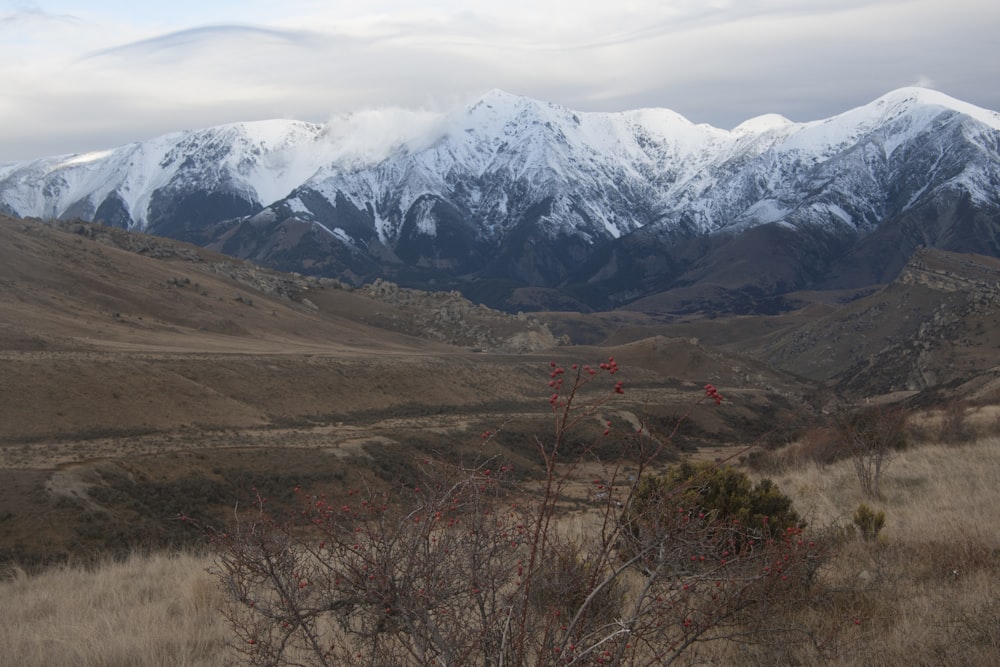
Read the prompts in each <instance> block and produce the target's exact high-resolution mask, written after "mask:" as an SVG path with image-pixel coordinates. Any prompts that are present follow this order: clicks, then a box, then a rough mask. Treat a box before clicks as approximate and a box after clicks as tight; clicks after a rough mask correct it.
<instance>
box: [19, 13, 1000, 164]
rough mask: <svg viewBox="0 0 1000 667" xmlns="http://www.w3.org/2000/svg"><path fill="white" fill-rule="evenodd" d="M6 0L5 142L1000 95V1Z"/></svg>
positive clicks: (724, 121) (88, 141)
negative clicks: (506, 114) (517, 106)
mask: <svg viewBox="0 0 1000 667" xmlns="http://www.w3.org/2000/svg"><path fill="white" fill-rule="evenodd" d="M66 4H67V5H69V4H71V3H66ZM0 7H2V8H3V9H0V86H2V88H3V90H4V92H5V95H4V97H3V98H2V99H0V147H3V148H2V151H4V152H3V153H0V161H4V160H5V159H14V158H16V159H23V158H28V157H32V156H40V155H44V154H49V153H56V152H68V151H77V150H85V149H96V148H101V147H105V146H108V145H115V144H117V143H123V142H125V141H129V140H136V139H141V138H146V137H150V136H154V135H155V134H160V133H164V132H168V131H172V130H177V129H183V128H188V127H202V126H207V125H211V124H216V123H222V122H229V121H236V120H252V119H255V118H266V117H280V116H285V117H296V118H302V119H304V120H313V121H322V120H325V119H327V118H328V117H329V116H330V115H331V114H334V113H342V112H348V111H352V110H358V109H363V108H373V107H384V106H405V107H416V108H437V109H441V108H443V107H448V106H451V105H453V104H456V103H458V102H460V101H465V100H468V99H470V98H471V97H472V96H474V95H476V94H479V93H481V92H484V91H486V90H488V89H490V88H494V87H498V88H504V89H507V90H510V91H511V92H515V93H520V94H526V95H531V96H534V97H538V98H541V99H547V100H552V101H555V102H559V103H561V104H565V105H567V106H570V107H573V108H577V109H581V110H591V109H603V110H612V109H624V108H629V107H637V106H666V107H670V108H673V109H674V110H676V111H678V112H680V113H682V114H684V115H686V116H688V117H689V118H691V119H692V120H694V121H696V122H711V123H714V124H717V125H720V126H726V127H732V126H734V125H736V124H738V123H739V122H740V121H742V120H744V119H746V118H749V117H751V116H755V115H758V114H761V113H765V112H777V113H781V114H784V115H786V116H789V117H791V118H793V119H796V120H807V119H814V118H819V117H823V116H828V115H832V114H835V113H838V112H840V111H844V110H846V109H848V108H850V107H852V106H856V105H858V104H862V103H865V102H867V101H870V100H871V99H873V98H874V97H876V96H878V95H880V94H882V93H884V92H887V91H888V90H890V89H892V88H896V87H899V86H903V85H910V84H912V83H913V81H914V77H915V74H914V73H915V72H917V73H919V77H918V79H917V80H918V81H927V82H930V81H934V82H935V83H936V84H937V86H938V87H939V88H940V89H941V90H943V91H944V92H946V93H948V94H951V95H953V96H955V97H959V98H962V99H965V100H967V101H969V102H972V103H974V104H979V105H982V106H987V107H991V108H994V109H997V108H1000V89H998V88H997V87H996V86H995V76H996V58H995V48H994V47H993V46H992V44H993V41H994V35H995V32H996V28H997V27H1000V3H985V2H980V1H978V0H953V1H952V2H950V3H947V4H942V3H940V2H937V1H931V0H881V1H876V2H870V1H867V0H841V1H840V2H830V1H828V0H809V1H806V0H741V1H740V2H736V1H735V0H712V1H709V2H706V1H704V0H672V1H654V0H622V1H621V2H619V3H615V4H609V3H603V2H602V3H597V2H580V1H576V2H573V1H570V0H509V2H507V3H504V4H503V5H500V4H496V3H485V2H464V3H461V4H459V3H456V2H441V1H438V2H426V3H419V4H417V3H410V2H407V3H402V2H398V1H397V2H391V1H388V0H381V1H379V0H366V1H349V2H343V1H341V2H327V1H322V2H321V1H319V0H290V1H289V2H286V3H282V4H280V5H279V4H278V3H273V2H263V1H254V0H249V1H244V2H234V1H232V0H226V1H223V2H213V3H205V2H194V1H193V0H177V2H175V3H171V4H170V6H169V8H167V5H162V6H161V5H160V4H159V3H125V2H121V1H119V2H108V1H105V2H93V3H88V4H87V11H86V13H84V12H83V11H75V12H73V11H71V10H70V9H67V8H66V7H64V6H62V5H61V4H60V3H59V2H48V3H46V4H45V9H44V10H43V9H42V8H40V7H39V6H38V5H37V4H33V3H15V4H11V3H7V4H6V5H0ZM126 7H127V9H123V8H126ZM4 11H6V13H4Z"/></svg>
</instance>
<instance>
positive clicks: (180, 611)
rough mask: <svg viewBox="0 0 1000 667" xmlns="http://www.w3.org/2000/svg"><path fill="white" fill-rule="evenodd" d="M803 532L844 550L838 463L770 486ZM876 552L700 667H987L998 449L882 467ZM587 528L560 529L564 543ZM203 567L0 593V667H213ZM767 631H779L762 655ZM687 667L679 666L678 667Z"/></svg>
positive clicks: (119, 567)
mask: <svg viewBox="0 0 1000 667" xmlns="http://www.w3.org/2000/svg"><path fill="white" fill-rule="evenodd" d="M770 477H771V479H772V480H773V481H775V482H776V483H777V484H778V486H779V488H780V489H781V490H782V491H783V492H785V493H787V494H788V495H789V496H791V497H793V499H794V500H795V503H796V508H797V509H798V510H799V512H800V513H801V514H803V515H804V516H805V517H806V519H807V520H808V521H809V523H810V525H811V526H812V527H814V528H816V529H823V528H825V527H829V526H836V527H837V528H835V529H834V530H833V531H832V532H833V533H835V534H840V535H849V534H850V530H849V528H848V527H849V526H850V525H851V520H852V515H853V513H854V510H855V509H856V508H857V506H858V504H859V503H862V502H866V501H865V498H864V496H863V494H862V492H861V487H860V485H859V483H858V480H857V477H856V475H855V472H854V468H853V466H852V463H851V461H849V460H848V461H839V462H836V463H832V464H827V465H819V464H816V463H805V464H798V465H796V466H795V467H792V468H789V469H787V470H785V471H783V472H780V473H778V474H773V475H770ZM882 490H883V497H882V499H881V500H880V501H878V502H875V503H869V504H871V505H872V506H873V508H875V509H879V510H883V511H885V513H886V523H885V528H884V529H883V530H882V532H881V534H880V535H879V537H878V539H877V540H875V541H872V542H865V541H863V540H861V539H858V538H856V537H854V538H851V537H844V538H843V539H842V540H841V541H840V542H839V544H838V546H837V547H836V548H835V549H834V551H833V553H832V559H831V560H830V562H829V563H828V564H827V565H826V566H825V567H824V568H823V569H822V570H821V572H820V576H819V580H818V582H817V585H816V587H815V590H814V591H812V592H811V593H810V597H809V598H808V599H805V600H803V601H801V603H800V604H791V605H789V607H788V609H787V610H784V609H775V610H772V612H771V613H768V614H766V615H764V616H762V617H761V619H760V622H759V625H758V626H755V627H748V628H746V631H745V633H744V634H742V635H740V636H734V637H733V641H731V642H719V643H715V644H711V645H708V646H706V647H705V648H704V649H698V650H697V651H695V652H693V653H692V654H691V655H690V656H686V657H689V658H690V660H691V661H692V662H697V661H701V662H702V664H740V665H751V666H752V665H776V664H798V665H817V666H818V665H824V666H835V667H861V666H865V667H868V666H897V665H907V666H909V665H934V666H944V667H949V666H955V667H958V666H960V665H961V666H963V667H964V666H967V665H972V666H976V665H984V666H985V665H990V666H992V665H997V664H1000V511H998V510H997V508H1000V438H998V437H990V438H985V439H981V440H979V441H977V442H973V443H968V444H962V445H957V446H942V445H929V444H928V445H922V446H920V447H916V448H911V449H908V450H905V451H901V452H898V453H896V454H895V455H894V458H893V460H892V462H891V463H890V465H889V467H888V468H887V469H886V472H885V477H884V479H883V484H882ZM593 520H594V517H593V516H590V515H589V514H586V513H579V512H573V513H570V514H569V515H567V516H566V517H565V518H564V525H563V526H562V528H563V532H564V533H565V536H566V537H567V538H573V537H574V536H579V535H581V534H584V533H587V532H588V529H589V528H592V526H590V525H589V524H590V522H592V521H593ZM210 560H211V559H210V557H207V556H196V555H189V554H180V555H177V554H174V555H166V554H155V555H151V556H139V555H136V556H133V557H131V558H129V559H128V560H126V561H124V562H110V563H106V564H103V565H101V566H100V567H96V568H74V567H62V568H57V569H54V570H50V571H47V572H43V573H41V574H38V575H27V574H25V573H24V572H23V571H19V570H16V571H13V572H10V573H8V574H9V576H7V577H6V578H2V579H0V601H2V604H0V665H2V666H5V665H10V666H14V665H17V666H18V667H42V666H43V665H44V666H46V667H48V666H50V665H84V666H86V665H93V666H95V667H96V666H98V665H100V666H102V667H103V666H106V665H112V666H113V665H129V666H138V667H143V666H147V665H157V666H161V665H162V666H166V665H172V666H173V665H181V666H187V667H202V666H205V667H208V666H212V667H215V666H217V665H224V664H227V662H228V658H229V657H230V656H229V655H228V654H227V649H226V640H227V638H228V637H229V633H230V630H229V628H228V626H227V625H226V623H225V621H224V620H223V618H222V616H221V614H220V613H219V611H218V608H219V606H220V603H221V592H220V591H219V588H218V583H217V582H216V580H215V579H214V578H213V577H212V576H211V575H210V574H209V573H208V572H207V571H206V570H207V568H208V567H209V565H210ZM776 629H783V630H788V629H791V630H792V631H793V632H792V633H791V635H789V634H788V633H787V632H786V633H783V634H781V636H782V637H785V638H787V637H789V636H791V637H793V638H794V637H798V638H799V639H798V640H792V641H788V640H787V639H783V640H782V641H781V642H778V641H776V640H775V639H774V637H776V636H778V635H777V633H775V632H774V631H775V630H776ZM685 664H687V663H685Z"/></svg>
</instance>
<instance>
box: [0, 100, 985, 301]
mask: <svg viewBox="0 0 1000 667" xmlns="http://www.w3.org/2000/svg"><path fill="white" fill-rule="evenodd" d="M998 146H1000V115H998V114H997V113H995V112H992V111H987V110H984V109H980V108H978V107H974V106H973V105H969V104H965V103H963V102H960V101H958V100H955V99H953V98H950V97H948V96H946V95H943V94H941V93H938V92H936V91H930V90H926V89H921V88H903V89H900V90H896V91H892V92H890V93H888V94H886V95H884V96H882V97H880V98H879V99H877V100H875V101H873V102H871V103H869V104H867V105H863V106H860V107H857V108H855V109H851V110H849V111H846V112H844V113H842V114H839V115H837V116H833V117H831V118H828V119H825V120H819V121H813V122H802V123H799V122H792V121H791V120H789V119H787V118H785V117H783V116H780V115H777V114H766V115H763V116H758V117H756V118H751V119H749V120H747V121H745V122H743V123H741V124H739V125H738V126H736V127H735V128H734V129H732V130H729V131H727V130H723V129H719V128H715V127H711V126H709V125H704V124H694V123H692V122H691V121H689V120H688V119H686V118H684V117H683V116H681V115H679V114H677V113H675V112H673V111H670V110H668V109H657V108H648V109H636V110H632V111H625V112H620V113H604V112H601V113H599V112H578V111H573V110H571V109H568V108H566V107H563V106H559V105H557V104H550V103H547V102H541V101H538V100H534V99H530V98H527V97H522V96H518V95H513V94H510V93H507V92H504V91H502V90H492V91H489V92H487V93H486V94H484V95H483V96H481V97H480V98H478V99H477V100H474V101H473V102H472V103H470V104H468V105H465V106H463V107H461V108H459V109H456V110H454V111H452V112H450V113H435V112H430V111H412V110H403V109H391V108H386V109H371V110H367V111H361V112H357V113H352V114H344V115H338V116H335V117H333V118H330V119H329V120H328V121H327V122H326V123H323V124H310V123H302V122H298V121H291V120H271V121H259V122H245V123H232V124H228V125H221V126H217V127H214V128H207V129H204V130H193V131H186V132H179V133H175V134H171V135H166V136H163V137H159V138H156V139H152V140H150V141H145V142H140V143H135V144H129V145H127V146H122V147H119V148H116V149H113V150H110V151H101V152H95V153H88V154H84V155H76V156H59V157H55V158H45V159H41V160H35V161H32V162H26V163H21V164H15V165H5V166H3V167H2V168H0V211H2V212H6V213H11V214H14V215H20V216H38V217H63V218H73V217H81V218H85V219H91V220H102V221H104V222H106V223H108V224H114V225H120V226H127V227H133V228H139V229H142V230H146V231H150V232H152V233H157V234H163V235H168V236H175V237H177V238H182V239H183V240H190V241H195V242H199V243H204V244H207V245H212V247H214V248H216V249H219V250H222V251H224V252H229V253H232V254H237V255H240V256H246V257H253V258H254V259H257V260H258V261H265V260H266V261H269V262H271V263H272V264H273V265H280V267H281V268H285V269H292V270H309V271H310V272H320V271H322V272H327V273H332V274H334V275H340V276H342V277H343V276H351V279H352V280H360V279H362V278H364V277H371V276H375V275H382V273H383V272H389V273H390V274H391V273H392V271H396V270H398V271H401V272H403V273H406V272H411V273H412V274H414V275H421V276H424V277H426V276H432V277H433V278H434V279H435V280H437V279H442V278H441V277H442V276H450V277H451V278H455V277H456V276H478V275H480V274H483V275H487V274H488V275H490V276H493V277H494V278H498V279H501V278H502V279H505V280H514V281H515V282H516V281H520V282H521V283H524V284H530V285H553V284H562V283H563V282H564V281H566V280H569V279H570V276H572V275H575V274H576V273H577V272H579V271H582V270H584V269H583V268H582V267H584V266H585V265H587V262H590V261H594V262H596V261H597V260H596V259H594V258H595V257H598V256H601V257H603V256H605V255H601V253H609V252H611V250H609V249H608V248H610V247H611V246H610V245H609V244H615V243H628V239H630V238H633V237H636V238H642V239H644V240H645V241H644V242H653V241H651V240H655V239H660V238H664V239H671V243H673V242H680V241H679V240H683V239H704V238H722V237H725V236H727V235H738V234H742V233H744V232H746V231H747V230H754V229H759V228H762V227H768V228H771V227H774V228H780V229H784V230H795V233H805V230H813V231H812V232H810V233H822V234H825V235H830V236H833V237H836V238H837V239H838V241H837V243H838V244H839V245H838V246H837V247H838V248H840V249H841V251H844V249H845V248H849V247H850V246H851V244H852V243H854V242H855V240H857V239H859V238H863V237H866V236H867V235H872V234H874V233H875V232H876V231H878V230H880V229H882V228H885V226H886V225H887V224H891V221H893V220H897V219H900V217H901V216H906V215H910V214H911V213H912V212H914V211H921V210H923V211H924V212H925V213H926V212H927V211H940V210H945V209H944V208H939V207H945V208H947V207H952V208H954V206H955V198H956V197H958V198H962V197H964V198H965V199H964V201H968V202H972V203H973V204H974V205H975V206H976V207H980V208H979V209H976V210H980V209H982V210H990V211H991V210H994V209H997V210H1000V201H997V199H998V196H997V194H996V192H997V189H996V187H995V184H996V183H998V182H1000V155H998V154H997V153H998V148H997V147H998ZM936 207H938V208H936ZM948 210H951V209H948ZM927 215H929V216H931V218H933V219H936V218H934V216H937V215H938V213H934V214H933V215H931V214H930V213H927ZM990 215H992V214H990ZM887 221H888V222H887ZM977 224H978V223H977ZM639 230H642V231H643V233H642V234H636V233H637V232H638V231H639ZM817 230H818V231H817ZM789 233H791V232H789ZM935 234H937V235H936V236H934V235H932V236H929V237H928V238H926V239H923V241H924V242H926V243H932V242H934V239H936V238H944V237H942V236H941V234H942V233H938V232H935ZM615 247H618V246H615ZM692 252H693V255H692V256H700V255H699V252H700V251H692ZM998 252H1000V251H998ZM292 257H294V258H299V259H301V262H302V263H301V264H298V263H295V262H297V261H299V259H296V260H294V261H293V260H292V259H289V258H292ZM643 261H644V262H646V263H645V264H643V266H644V267H645V268H641V269H638V268H637V269H635V271H637V272H638V273H639V274H642V273H643V272H644V271H646V270H652V269H650V268H649V267H660V269H658V270H666V269H665V268H663V267H667V266H675V265H676V266H679V265H680V264H683V262H688V261H690V259H689V258H687V259H683V260H680V259H679V260H677V261H678V262H680V264H677V263H676V262H675V263H674V264H671V262H669V261H666V260H662V259H656V258H651V259H648V261H647V260H643ZM734 261H735V260H734V258H732V257H730V258H728V259H727V260H726V261H725V262H723V263H724V264H726V265H728V264H732V263H733V262H734ZM823 261H826V260H823ZM392 267H396V268H392ZM398 267H404V268H398ZM595 270H597V269H595ZM597 273H598V274H600V275H604V274H603V273H601V271H599V270H597ZM387 275H388V274H387ZM407 275H410V274H409V273H408V274H407ZM451 278H449V279H451ZM455 279H457V278H455ZM463 279H464V278H463ZM587 280H589V278H588V279H587ZM594 280H598V279H597V278H594ZM601 280H603V278H602V279H601ZM647 283H648V281H647ZM647 283H643V284H647ZM642 289H645V287H644V288H642Z"/></svg>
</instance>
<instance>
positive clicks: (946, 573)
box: [745, 437, 1000, 667]
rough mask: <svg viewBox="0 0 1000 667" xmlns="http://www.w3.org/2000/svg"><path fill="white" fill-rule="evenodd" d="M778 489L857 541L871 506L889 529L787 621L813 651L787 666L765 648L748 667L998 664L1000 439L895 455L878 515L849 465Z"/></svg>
mask: <svg viewBox="0 0 1000 667" xmlns="http://www.w3.org/2000/svg"><path fill="white" fill-rule="evenodd" d="M771 478H772V479H773V480H774V481H775V482H776V483H777V484H778V486H779V487H780V488H781V489H782V490H783V491H785V492H786V493H787V494H788V495H790V496H792V497H793V498H794V500H795V503H796V507H797V508H799V509H800V511H801V512H802V513H804V514H805V515H806V516H807V518H808V520H809V521H810V523H811V524H812V525H813V526H831V525H832V526H838V527H839V528H841V529H843V528H847V530H846V531H844V532H845V533H846V534H848V535H849V534H850V529H849V527H850V526H851V523H852V515H853V512H854V510H855V508H857V506H858V505H859V504H860V503H862V502H869V504H870V505H872V507H873V508H875V509H880V510H883V511H884V512H885V514H886V522H885V528H884V529H883V530H882V532H881V534H880V535H879V538H878V539H877V540H875V541H873V542H869V543H866V542H864V541H862V540H860V539H857V538H854V539H851V538H847V539H845V541H844V542H843V543H842V544H841V545H840V547H839V548H838V549H837V550H836V552H835V555H834V558H833V559H832V560H831V562H830V563H829V565H828V566H827V567H826V568H825V570H824V572H823V575H822V587H821V588H820V589H819V590H818V591H817V592H816V597H815V599H814V600H812V601H811V602H810V604H808V605H805V607H804V608H802V609H800V610H797V611H796V612H795V613H794V614H793V615H790V616H788V617H786V618H784V619H779V620H780V621H782V622H785V623H790V624H793V625H797V626H799V627H801V628H803V630H804V632H808V633H809V635H810V636H809V641H808V642H804V643H803V645H802V646H800V647H799V648H798V649H796V650H792V651H790V652H788V649H787V647H785V648H784V650H785V651H786V653H782V654H778V653H776V652H775V650H771V651H768V650H762V649H761V647H760V646H757V647H755V648H754V650H752V651H750V652H748V654H747V655H746V657H747V661H746V662H745V664H768V661H772V662H771V664H777V663H774V662H773V661H774V660H775V659H777V658H780V660H779V661H780V662H785V663H789V662H794V663H797V664H803V665H809V664H814V665H821V664H822V665H843V666H851V667H854V666H859V667H860V666H862V665H865V666H871V665H876V666H877V665H886V666H889V665H893V666H895V665H945V666H947V665H954V666H955V667H958V666H959V665H984V666H985V665H997V664H1000V511H998V510H997V508H1000V438H997V437H989V438H984V439H981V440H978V441H976V442H973V443H968V444H963V445H958V446H942V445H923V446H920V447H916V448H912V449H908V450H905V451H901V452H898V453H896V454H894V457H893V460H892V461H891V463H890V464H889V466H888V468H887V469H886V471H885V475H884V478H883V484H882V498H881V499H880V501H877V502H874V503H871V502H870V501H866V500H865V497H864V495H863V494H862V492H861V487H860V484H859V483H858V479H857V476H856V474H855V472H854V468H853V465H852V462H851V461H849V460H847V461H840V462H837V463H833V464H828V465H819V464H816V463H809V464H805V465H802V466H800V467H797V468H791V469H788V470H786V471H783V472H781V473H779V474H776V475H771ZM806 644H811V645H810V646H808V647H807V646H806ZM817 646H818V648H817ZM750 656H755V658H756V660H755V661H752V662H751V661H749V657H750Z"/></svg>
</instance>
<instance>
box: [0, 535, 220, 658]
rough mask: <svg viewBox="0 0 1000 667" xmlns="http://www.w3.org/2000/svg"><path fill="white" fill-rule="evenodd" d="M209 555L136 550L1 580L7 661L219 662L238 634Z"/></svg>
mask: <svg viewBox="0 0 1000 667" xmlns="http://www.w3.org/2000/svg"><path fill="white" fill-rule="evenodd" d="M208 564H209V558H208V557H205V556H195V555H190V554H180V555H166V554H155V555H151V556H140V555H135V556H132V557H130V558H129V559H127V560H125V561H123V562H111V563H105V564H103V565H101V566H99V567H96V568H78V567H70V566H67V567H61V568H58V569H53V570H49V571H46V572H43V573H41V574H37V575H27V574H25V573H24V572H23V571H21V570H14V571H12V572H9V573H8V574H9V575H10V576H9V577H7V578H5V579H3V580H2V581H0V601H2V604H0V665H4V666H8V665H9V666H10V667H15V666H17V667H36V666H37V667H42V666H47V667H49V666H52V665H80V666H91V665H92V666H94V667H98V666H100V667H109V666H115V665H121V666H123V667H124V666H126V665H128V666H130V667H146V666H149V667H153V666H162V667H167V666H168V665H169V666H181V667H218V666H219V665H222V664H225V662H226V658H225V640H226V637H227V634H228V628H227V627H226V625H225V623H224V621H223V619H222V617H221V616H220V614H219V612H218V607H219V603H220V601H221V593H220V591H219V588H218V583H217V582H216V580H215V579H213V577H212V576H211V575H210V574H209V573H208V572H207V571H206V568H207V566H208Z"/></svg>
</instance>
